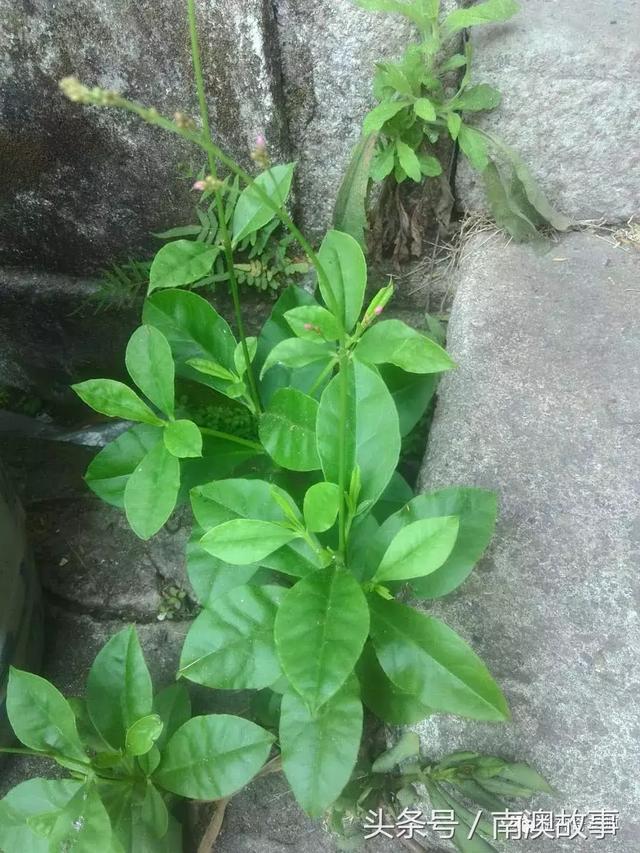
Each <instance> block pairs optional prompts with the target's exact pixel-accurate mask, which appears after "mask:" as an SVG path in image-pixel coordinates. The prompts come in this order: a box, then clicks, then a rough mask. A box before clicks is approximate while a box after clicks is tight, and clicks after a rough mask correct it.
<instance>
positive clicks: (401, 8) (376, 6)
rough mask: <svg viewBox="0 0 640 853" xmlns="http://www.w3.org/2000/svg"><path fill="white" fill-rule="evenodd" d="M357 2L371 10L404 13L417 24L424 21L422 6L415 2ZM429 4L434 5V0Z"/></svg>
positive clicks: (388, 0) (377, 0) (380, 0)
mask: <svg viewBox="0 0 640 853" xmlns="http://www.w3.org/2000/svg"><path fill="white" fill-rule="evenodd" d="M355 2H356V3H357V5H358V6H360V7H362V8H363V9H367V10H368V11H370V12H391V13H393V14H397V15H402V16H403V17H404V18H408V19H409V20H410V21H413V23H414V24H417V26H421V25H422V24H423V23H424V19H423V16H422V13H421V10H420V8H419V7H418V6H417V4H415V3H413V2H408V3H407V2H404V0H355ZM429 5H431V6H432V5H433V0H429Z"/></svg>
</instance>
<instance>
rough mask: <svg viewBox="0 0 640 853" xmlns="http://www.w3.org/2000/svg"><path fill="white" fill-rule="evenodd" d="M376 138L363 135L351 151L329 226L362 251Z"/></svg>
mask: <svg viewBox="0 0 640 853" xmlns="http://www.w3.org/2000/svg"><path fill="white" fill-rule="evenodd" d="M375 150H376V135H375V134H371V135H369V136H363V137H362V138H361V139H360V141H359V142H358V144H357V145H356V147H355V148H354V150H353V152H352V154H351V159H350V161H349V165H348V167H347V170H346V172H345V174H344V177H343V179H342V182H341V184H340V187H339V189H338V195H337V196H336V203H335V206H334V208H333V227H334V228H335V229H336V231H342V232H344V233H345V234H349V235H350V236H351V237H353V239H354V240H357V241H358V243H359V244H360V246H361V247H362V250H363V251H366V237H365V233H366V231H367V229H368V222H367V197H368V193H369V174H370V171H371V161H372V158H373V156H374V154H375Z"/></svg>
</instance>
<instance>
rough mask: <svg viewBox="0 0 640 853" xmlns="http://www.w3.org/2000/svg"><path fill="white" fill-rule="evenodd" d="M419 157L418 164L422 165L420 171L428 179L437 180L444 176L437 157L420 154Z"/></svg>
mask: <svg viewBox="0 0 640 853" xmlns="http://www.w3.org/2000/svg"><path fill="white" fill-rule="evenodd" d="M417 157H418V163H420V171H421V172H422V174H423V175H425V176H426V177H427V178H435V177H437V176H438V175H441V174H442V165H441V164H440V161H439V160H438V158H437V157H432V156H431V155H430V154H422V153H418V155H417Z"/></svg>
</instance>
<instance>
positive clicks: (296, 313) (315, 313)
mask: <svg viewBox="0 0 640 853" xmlns="http://www.w3.org/2000/svg"><path fill="white" fill-rule="evenodd" d="M284 317H285V320H286V321H287V323H288V324H289V325H290V326H291V329H292V331H293V333H294V334H295V335H297V337H299V338H305V339H306V340H308V341H316V342H317V341H319V340H323V339H324V340H325V341H337V340H338V338H339V337H340V324H339V323H338V321H337V320H336V318H335V317H334V316H333V314H332V313H331V312H330V311H327V309H326V308H322V307H321V306H320V305H303V306H300V307H299V308H292V309H291V310H290V311H286V312H285V315H284ZM309 327H311V328H309Z"/></svg>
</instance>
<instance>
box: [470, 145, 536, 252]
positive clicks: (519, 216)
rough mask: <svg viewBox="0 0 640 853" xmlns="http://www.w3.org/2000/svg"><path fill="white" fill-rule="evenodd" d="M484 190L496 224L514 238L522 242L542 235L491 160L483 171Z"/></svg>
mask: <svg viewBox="0 0 640 853" xmlns="http://www.w3.org/2000/svg"><path fill="white" fill-rule="evenodd" d="M482 178H483V181H484V190H485V193H486V195H487V201H488V202H489V206H490V208H491V213H492V214H493V218H494V219H495V221H496V224H497V225H498V226H499V227H500V228H503V229H504V230H505V231H506V232H507V233H508V234H510V235H511V236H512V237H513V239H514V240H516V241H517V242H519V243H522V242H524V241H526V240H537V239H539V237H540V235H539V234H538V229H537V228H536V224H535V222H533V221H532V220H531V219H529V217H528V216H527V214H526V213H525V212H524V211H523V210H522V209H521V207H520V206H519V204H518V201H517V199H516V198H514V197H513V196H512V194H511V190H510V188H509V186H508V184H506V183H505V182H504V180H503V178H502V175H501V174H500V170H499V169H498V167H497V166H496V164H495V163H494V162H493V161H492V160H490V161H489V164H488V165H487V168H486V169H485V170H484V172H483V173H482Z"/></svg>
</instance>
